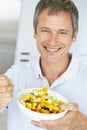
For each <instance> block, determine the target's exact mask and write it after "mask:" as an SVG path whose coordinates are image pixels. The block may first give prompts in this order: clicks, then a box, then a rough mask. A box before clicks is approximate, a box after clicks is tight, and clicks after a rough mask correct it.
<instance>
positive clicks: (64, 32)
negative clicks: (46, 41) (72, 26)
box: [59, 31, 67, 35]
mask: <svg viewBox="0 0 87 130" xmlns="http://www.w3.org/2000/svg"><path fill="white" fill-rule="evenodd" d="M59 34H65V35H67V32H66V31H60V32H59Z"/></svg>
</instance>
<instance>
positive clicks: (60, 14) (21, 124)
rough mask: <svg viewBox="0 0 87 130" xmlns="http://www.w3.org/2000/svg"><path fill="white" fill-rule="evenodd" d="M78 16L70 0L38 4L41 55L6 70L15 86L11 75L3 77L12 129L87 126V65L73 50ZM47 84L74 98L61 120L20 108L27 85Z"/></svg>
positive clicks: (2, 97) (0, 97) (0, 85)
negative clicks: (32, 116)
mask: <svg viewBox="0 0 87 130" xmlns="http://www.w3.org/2000/svg"><path fill="white" fill-rule="evenodd" d="M78 17H79V16H78V10H77V8H76V6H75V5H74V3H73V2H72V1H70V0H41V1H39V3H38V4H37V6H36V9H35V15H34V38H35V39H36V43H37V48H38V50H39V52H40V54H41V56H40V58H39V59H36V60H33V59H32V60H31V61H30V62H29V65H14V66H12V68H10V69H9V70H8V71H7V72H6V73H5V75H7V76H8V77H9V78H10V79H11V81H12V83H13V85H14V90H13V86H12V83H11V81H10V80H9V78H7V76H5V75H1V77H0V106H1V108H3V106H5V105H7V103H8V102H9V105H8V130H19V129H21V130H38V129H41V130H42V129H43V128H44V129H47V130H87V117H86V115H87V105H86V104H87V103H86V102H87V101H86V98H87V94H86V92H87V80H86V77H87V68H86V67H85V66H84V65H82V64H80V63H79V62H78V60H77V59H76V58H75V57H74V56H73V55H72V54H70V53H69V49H70V47H71V44H73V42H75V41H76V38H77V33H78ZM44 86H46V87H48V88H49V89H52V90H54V91H57V92H59V93H61V94H62V95H64V96H65V97H66V98H67V99H68V101H69V102H72V103H69V104H67V105H65V106H63V107H64V109H68V113H67V114H66V115H65V116H64V117H62V118H61V119H58V120H51V121H50V120H48V121H29V120H28V119H26V117H25V116H23V115H22V113H21V112H20V111H19V109H18V106H17V103H16V98H17V94H18V92H19V91H20V90H21V89H23V88H29V87H40V88H41V87H44ZM12 95H13V96H12ZM12 97H13V98H12ZM11 99H12V101H11V102H10V100H11ZM73 102H75V103H76V104H78V106H79V108H78V106H77V105H76V104H75V103H73Z"/></svg>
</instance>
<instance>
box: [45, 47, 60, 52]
mask: <svg viewBox="0 0 87 130" xmlns="http://www.w3.org/2000/svg"><path fill="white" fill-rule="evenodd" d="M46 49H47V50H48V51H58V49H59V48H48V47H47V48H46Z"/></svg>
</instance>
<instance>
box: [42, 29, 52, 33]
mask: <svg viewBox="0 0 87 130" xmlns="http://www.w3.org/2000/svg"><path fill="white" fill-rule="evenodd" d="M41 32H46V33H50V31H49V30H46V29H42V30H41Z"/></svg>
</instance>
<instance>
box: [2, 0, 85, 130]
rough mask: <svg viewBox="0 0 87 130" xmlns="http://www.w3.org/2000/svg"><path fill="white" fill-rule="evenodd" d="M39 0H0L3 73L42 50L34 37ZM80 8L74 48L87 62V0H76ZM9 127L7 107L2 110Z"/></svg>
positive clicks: (74, 51)
mask: <svg viewBox="0 0 87 130" xmlns="http://www.w3.org/2000/svg"><path fill="white" fill-rule="evenodd" d="M38 1H39V0H0V74H1V73H4V72H5V71H6V70H7V69H8V68H9V67H11V65H12V64H14V63H19V62H20V63H28V62H29V60H30V58H36V57H38V56H39V53H38V51H37V48H36V43H35V39H34V38H33V23H32V22H33V14H34V7H35V6H36V3H37V2H38ZM73 1H74V2H75V4H76V5H77V8H78V10H79V15H80V18H79V35H78V38H77V41H76V43H74V44H73V45H72V48H71V50H70V51H71V52H72V53H73V54H75V55H76V56H77V57H78V58H79V60H80V61H81V62H83V63H84V64H87V36H86V35H87V24H86V23H87V13H86V12H87V7H86V6H87V0H73ZM0 130H7V111H5V112H4V113H2V114H0Z"/></svg>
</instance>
